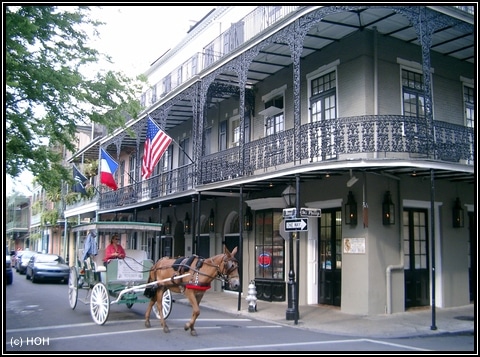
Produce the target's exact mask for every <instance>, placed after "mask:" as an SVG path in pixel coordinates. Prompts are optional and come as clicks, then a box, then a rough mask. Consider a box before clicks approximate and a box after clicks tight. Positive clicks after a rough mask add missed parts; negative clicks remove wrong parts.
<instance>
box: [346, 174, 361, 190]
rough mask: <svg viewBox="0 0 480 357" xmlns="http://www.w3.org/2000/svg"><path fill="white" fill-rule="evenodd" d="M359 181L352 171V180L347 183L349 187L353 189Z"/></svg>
mask: <svg viewBox="0 0 480 357" xmlns="http://www.w3.org/2000/svg"><path fill="white" fill-rule="evenodd" d="M357 181H358V178H357V177H355V176H353V173H352V170H350V180H348V181H347V187H352V186H353V185H355V184H356V183H357Z"/></svg>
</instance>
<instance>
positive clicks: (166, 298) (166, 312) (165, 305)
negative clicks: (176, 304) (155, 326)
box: [152, 289, 173, 320]
mask: <svg viewBox="0 0 480 357" xmlns="http://www.w3.org/2000/svg"><path fill="white" fill-rule="evenodd" d="M172 302H173V300H172V293H171V292H170V289H167V290H165V291H164V293H163V299H162V309H163V318H164V319H166V318H167V317H168V316H170V313H171V312H172ZM152 310H153V312H154V314H155V315H156V316H157V319H159V320H160V314H159V313H158V309H157V304H153V307H152Z"/></svg>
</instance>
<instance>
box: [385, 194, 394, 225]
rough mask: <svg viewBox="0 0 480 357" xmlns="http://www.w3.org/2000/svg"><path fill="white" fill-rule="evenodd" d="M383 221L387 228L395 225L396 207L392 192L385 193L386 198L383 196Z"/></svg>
mask: <svg viewBox="0 0 480 357" xmlns="http://www.w3.org/2000/svg"><path fill="white" fill-rule="evenodd" d="M382 220H383V224H384V225H385V226H388V225H391V224H395V205H394V204H393V202H392V196H391V195H390V191H387V192H385V196H383V203H382Z"/></svg>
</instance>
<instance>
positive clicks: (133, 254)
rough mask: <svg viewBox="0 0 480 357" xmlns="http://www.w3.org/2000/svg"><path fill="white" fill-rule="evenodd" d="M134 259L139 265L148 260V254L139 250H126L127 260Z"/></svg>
mask: <svg viewBox="0 0 480 357" xmlns="http://www.w3.org/2000/svg"><path fill="white" fill-rule="evenodd" d="M129 258H130V259H133V260H135V261H136V262H138V263H143V261H144V260H148V256H147V252H146V251H144V250H137V249H125V259H129Z"/></svg>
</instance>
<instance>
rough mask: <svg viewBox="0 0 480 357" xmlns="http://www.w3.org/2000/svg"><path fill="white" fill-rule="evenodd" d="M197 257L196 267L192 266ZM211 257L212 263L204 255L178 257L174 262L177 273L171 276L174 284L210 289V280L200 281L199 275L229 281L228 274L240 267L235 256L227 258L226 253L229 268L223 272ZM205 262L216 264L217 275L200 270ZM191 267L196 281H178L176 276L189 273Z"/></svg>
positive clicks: (226, 262) (225, 261)
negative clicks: (206, 281) (183, 282)
mask: <svg viewBox="0 0 480 357" xmlns="http://www.w3.org/2000/svg"><path fill="white" fill-rule="evenodd" d="M196 258H197V262H196V264H195V267H192V264H193V262H194V261H195V259H196ZM209 259H210V260H211V263H210V262H208V261H207V260H206V259H205V258H202V257H200V256H197V255H192V256H190V257H179V258H177V259H176V260H175V262H174V263H173V264H172V268H173V270H174V271H175V274H174V275H173V276H172V278H171V282H172V284H174V285H179V286H181V287H182V288H183V286H185V288H188V289H193V290H208V289H210V282H208V283H202V282H200V281H199V276H200V275H204V276H208V277H209V278H211V280H213V279H222V280H226V281H228V280H229V278H228V276H229V275H230V273H231V272H232V271H233V270H235V269H236V268H237V267H238V262H237V260H236V259H235V258H233V259H229V260H227V259H225V255H224V257H223V262H224V263H225V264H226V265H227V266H226V269H227V270H226V272H221V271H220V266H219V265H218V264H215V263H214V261H213V260H212V258H209ZM235 263H236V264H235ZM204 264H207V265H210V266H215V267H216V269H217V275H216V276H214V277H212V276H210V275H207V274H205V273H202V272H200V269H201V268H202V267H203V265H204ZM225 264H224V268H223V270H225ZM190 269H191V270H193V272H194V273H193V276H194V281H192V280H190V281H189V282H188V283H186V284H182V283H178V282H177V281H176V279H175V277H176V276H178V275H182V274H185V273H188V272H189V271H190Z"/></svg>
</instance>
